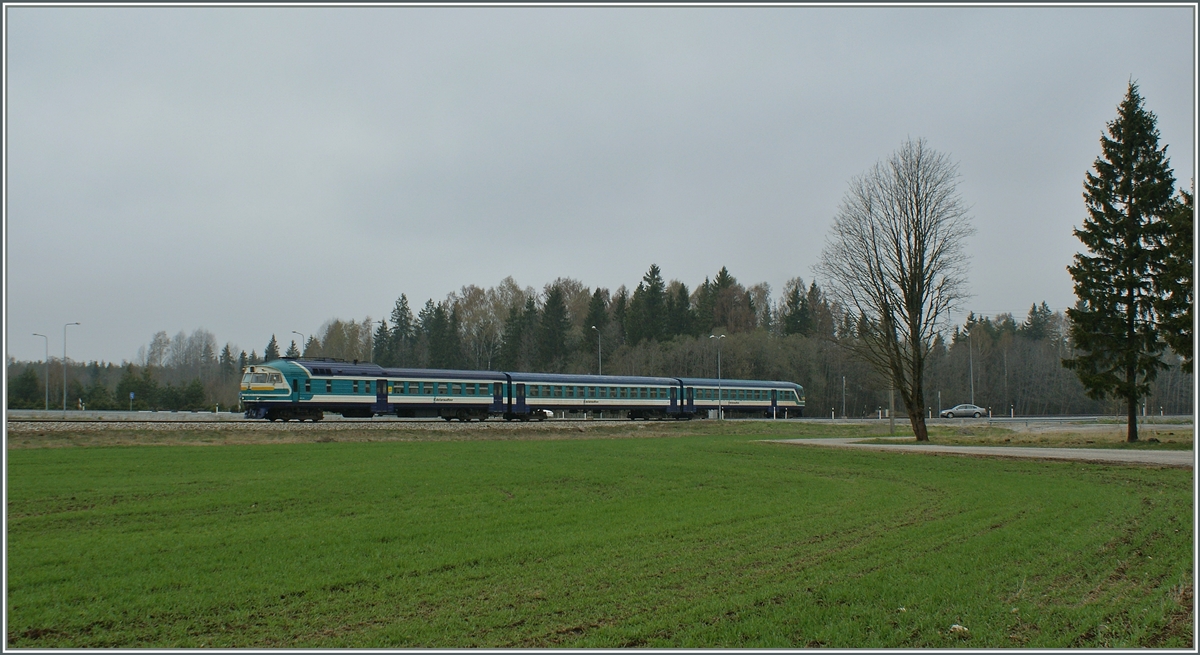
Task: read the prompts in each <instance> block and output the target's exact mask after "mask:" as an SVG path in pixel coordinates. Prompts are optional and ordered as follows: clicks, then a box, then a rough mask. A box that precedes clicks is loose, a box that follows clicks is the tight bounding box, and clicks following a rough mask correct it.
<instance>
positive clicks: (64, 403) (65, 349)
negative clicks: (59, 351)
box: [63, 323, 79, 414]
mask: <svg viewBox="0 0 1200 655" xmlns="http://www.w3.org/2000/svg"><path fill="white" fill-rule="evenodd" d="M72 325H79V323H67V324H66V325H64V326H63V413H64V414H66V413H67V328H68V327H70V326H72Z"/></svg>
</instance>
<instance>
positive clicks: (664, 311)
mask: <svg viewBox="0 0 1200 655" xmlns="http://www.w3.org/2000/svg"><path fill="white" fill-rule="evenodd" d="M859 323H860V321H859V320H857V319H856V318H855V317H853V316H851V315H849V314H848V313H846V312H844V311H843V310H842V309H841V308H840V307H839V306H837V304H836V303H833V302H831V301H830V300H829V299H828V298H827V297H826V296H825V294H824V293H823V291H822V290H821V288H820V287H819V286H818V285H817V284H816V283H815V282H809V283H806V282H805V281H804V280H802V279H800V278H793V279H792V280H789V281H788V282H787V284H785V285H784V289H783V292H782V293H781V294H780V295H779V296H778V298H772V295H771V290H770V287H769V285H767V284H765V283H763V284H758V285H755V286H752V287H749V288H747V287H745V286H743V285H742V284H741V283H739V282H738V281H737V279H736V278H734V277H733V276H732V275H731V274H730V273H729V271H728V270H727V269H726V268H722V269H721V270H720V271H718V272H717V274H716V275H715V276H714V277H712V278H707V279H705V280H704V281H703V282H702V283H701V284H700V285H698V286H697V287H696V289H695V290H689V288H688V287H687V285H686V284H684V283H682V282H679V281H678V280H671V281H670V282H664V278H663V276H662V271H661V270H660V269H659V267H658V266H651V267H650V269H649V270H648V271H647V272H646V274H645V275H644V276H643V278H642V279H641V280H640V281H639V283H638V285H637V286H636V287H635V288H634V289H633V291H632V292H630V291H629V290H628V289H627V288H626V287H625V286H621V287H619V288H618V289H617V290H616V291H615V292H610V291H609V290H608V289H604V288H597V289H589V288H588V287H586V286H584V285H583V284H582V283H581V282H579V281H577V280H573V279H569V278H560V279H558V280H555V281H554V282H553V283H551V284H547V285H546V286H545V287H544V288H543V289H542V290H541V291H540V292H538V291H537V290H535V289H534V288H532V287H524V288H522V287H521V286H519V285H518V284H517V283H516V282H515V281H514V280H513V279H512V278H511V277H508V278H505V279H504V280H503V281H501V283H500V284H499V285H497V286H495V287H491V288H488V289H483V288H480V287H477V286H474V285H471V286H466V287H463V288H462V289H461V290H460V291H458V292H456V293H451V294H449V295H448V296H447V297H446V298H445V299H443V300H441V301H440V302H434V301H433V300H432V299H431V300H427V301H426V302H425V304H424V305H423V306H422V307H421V309H420V310H419V311H418V312H417V313H416V314H415V315H414V314H413V312H412V309H411V307H410V305H409V300H408V297H407V296H406V295H404V294H401V295H400V297H399V298H398V299H397V300H396V302H395V304H394V306H393V308H392V311H391V315H390V316H389V317H388V318H385V319H383V320H380V321H378V322H376V321H374V320H372V319H371V318H369V317H368V318H365V319H363V320H361V321H358V320H348V321H347V320H341V319H333V320H330V321H328V322H326V323H325V324H324V325H323V326H321V328H320V330H319V331H318V332H317V334H315V335H312V336H310V337H309V338H308V339H307V341H306V342H305V343H304V344H303V349H301V347H300V345H299V344H297V343H296V341H295V340H292V341H291V343H290V344H289V345H288V346H287V347H286V349H283V352H281V344H280V343H279V342H278V340H277V338H276V335H272V336H271V338H270V341H269V342H268V343H267V345H266V347H265V348H264V350H263V354H262V355H261V356H260V355H259V354H258V353H257V351H256V350H255V351H251V353H250V354H247V353H246V352H245V351H244V350H239V349H238V348H237V347H236V346H234V345H233V344H230V343H226V344H225V346H224V347H222V348H220V349H219V351H218V350H217V348H216V339H215V338H214V337H213V336H212V335H211V334H210V333H208V332H206V331H204V330H197V331H195V332H193V333H192V334H191V335H186V334H184V333H182V332H181V333H179V334H177V335H176V336H175V337H174V338H168V337H167V335H166V333H164V332H159V333H158V334H156V335H154V337H153V338H152V339H151V342H150V344H149V345H148V346H147V347H146V348H144V349H142V350H141V351H139V356H138V361H137V362H135V363H126V364H123V365H120V366H118V365H114V364H99V363H96V362H93V363H90V364H87V365H83V364H71V365H70V366H69V367H68V368H69V372H70V373H69V377H70V379H69V381H68V399H69V400H68V405H69V407H71V408H74V407H75V406H76V404H75V401H76V400H77V399H82V400H83V401H84V403H85V404H86V405H87V407H88V408H89V409H128V408H129V391H133V392H134V393H135V400H134V408H135V409H155V408H157V409H211V408H212V407H213V406H214V405H216V404H217V403H220V405H221V406H222V407H231V406H233V405H235V404H236V402H237V392H238V380H239V378H240V374H241V370H242V368H243V367H245V366H247V365H250V364H254V363H261V362H263V361H269V360H271V359H275V358H277V357H279V356H280V355H284V356H297V355H300V354H303V355H304V356H308V357H335V358H339V359H344V360H346V361H354V360H358V361H373V362H375V363H378V364H380V365H382V366H387V367H410V368H449V369H454V368H466V369H480V370H512V371H531V372H548V373H596V372H597V371H598V370H599V366H600V365H601V363H602V364H603V372H604V373H606V374H610V375H656V376H657V375H662V376H689V377H714V378H715V377H717V375H718V371H717V354H718V353H717V348H718V346H719V347H720V349H721V352H720V360H721V361H720V367H721V370H720V374H721V375H722V376H723V377H725V378H753V379H772V380H788V381H793V382H797V383H799V384H800V385H802V386H803V387H804V388H805V391H806V395H807V405H808V412H807V413H808V415H810V416H830V415H831V413H832V414H833V415H836V416H843V415H845V416H850V417H863V416H868V417H869V416H878V415H879V413H880V412H881V411H883V410H886V409H887V408H888V400H889V398H888V390H887V382H886V381H882V380H880V379H879V377H878V376H877V375H876V374H875V373H874V372H873V371H872V370H871V369H870V367H868V366H867V365H865V364H863V363H862V362H860V361H858V360H856V359H854V358H852V357H851V356H850V355H849V352H848V350H849V349H848V348H847V346H849V345H851V344H852V341H853V340H854V339H856V338H857V334H858V332H859V330H860V328H861V326H860V325H859ZM593 326H595V329H593ZM711 334H718V335H719V334H725V335H726V338H725V339H721V340H720V343H719V344H718V343H717V340H715V339H710V338H709V335H711ZM214 351H216V355H215V356H214V355H213V352H214ZM235 353H236V355H235ZM1074 354H1075V351H1074V347H1073V344H1072V341H1071V337H1070V329H1069V321H1068V320H1067V318H1066V317H1065V316H1064V315H1063V314H1062V313H1061V312H1053V311H1051V310H1050V309H1049V307H1047V305H1046V303H1044V302H1043V303H1041V305H1040V306H1039V305H1034V306H1032V307H1031V308H1030V310H1029V313H1028V315H1027V316H1026V317H1025V318H1024V319H1023V320H1018V319H1017V318H1015V317H1014V316H1012V315H1011V314H1001V315H999V316H996V317H992V318H988V317H978V316H976V315H974V314H971V315H969V316H968V317H967V320H966V322H965V323H964V324H963V325H960V326H956V327H955V328H954V329H953V330H952V331H951V333H950V334H948V335H946V338H945V339H942V338H939V339H938V340H937V341H936V342H935V344H934V348H933V351H932V352H931V354H930V357H929V359H928V371H927V375H926V398H928V399H929V404H930V407H929V408H928V411H930V412H932V413H934V414H935V415H936V413H937V411H938V410H939V409H944V408H946V407H951V406H953V405H956V404H958V403H964V402H970V401H971V400H972V393H971V392H972V381H973V383H974V385H973V386H974V401H975V404H978V405H981V406H984V407H990V408H992V410H993V413H994V414H996V415H1001V414H1008V413H1010V412H1012V413H1014V414H1017V415H1037V414H1104V413H1116V411H1117V410H1116V408H1115V404H1114V402H1113V401H1111V400H1097V399H1095V398H1092V397H1089V396H1088V395H1087V393H1086V390H1085V389H1084V387H1083V386H1082V384H1081V383H1080V382H1079V379H1078V377H1077V376H1076V375H1074V374H1073V373H1072V372H1071V371H1069V370H1067V369H1065V368H1064V367H1063V366H1062V364H1061V362H1062V360H1063V359H1066V358H1070V357H1071V356H1073V355H1074ZM601 355H602V360H601ZM1172 361H1173V362H1174V363H1173V364H1172V366H1171V367H1170V368H1169V369H1168V370H1167V371H1164V373H1163V374H1162V375H1160V376H1159V378H1158V380H1156V382H1155V383H1154V385H1153V390H1152V393H1151V396H1150V397H1149V398H1148V399H1147V402H1146V406H1147V407H1146V410H1145V411H1146V413H1151V414H1157V413H1158V412H1159V411H1162V412H1163V413H1166V414H1187V413H1191V412H1192V398H1191V393H1190V390H1191V385H1192V382H1191V375H1190V374H1188V373H1185V372H1184V371H1183V370H1181V367H1180V366H1179V360H1178V357H1175V358H1174V359H1173V360H1172ZM43 370H44V369H43V366H42V364H41V363H40V362H26V363H16V362H10V366H9V376H10V386H9V406H10V407H13V408H22V407H25V408H40V407H42V406H43V403H44V397H43V394H44V387H43V386H42V381H41V378H42V377H43V376H44V374H43ZM61 371H62V366H61V361H58V362H53V361H52V364H51V366H50V373H51V377H50V380H51V404H50V405H51V407H52V408H53V407H56V406H57V407H61V406H62V377H61V375H62V373H61ZM939 398H940V405H939V404H938V403H939ZM896 402H897V405H896V411H897V412H902V411H903V408H902V407H900V404H899V399H898V398H897V401H896ZM843 408H844V409H843ZM1160 408H1161V409H1160Z"/></svg>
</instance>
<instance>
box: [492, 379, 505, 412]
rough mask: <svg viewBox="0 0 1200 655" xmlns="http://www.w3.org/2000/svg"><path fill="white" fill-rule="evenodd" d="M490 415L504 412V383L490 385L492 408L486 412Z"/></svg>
mask: <svg viewBox="0 0 1200 655" xmlns="http://www.w3.org/2000/svg"><path fill="white" fill-rule="evenodd" d="M488 411H490V412H492V413H497V412H503V411H506V410H505V408H504V383H503V382H493V383H492V406H491V408H490V409H489V410H488Z"/></svg>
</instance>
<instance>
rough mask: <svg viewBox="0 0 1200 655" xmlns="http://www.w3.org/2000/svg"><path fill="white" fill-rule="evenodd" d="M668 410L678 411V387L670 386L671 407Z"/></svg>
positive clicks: (675, 412)
mask: <svg viewBox="0 0 1200 655" xmlns="http://www.w3.org/2000/svg"><path fill="white" fill-rule="evenodd" d="M668 411H669V412H670V413H671V414H678V413H679V387H671V408H670V409H669V410H668Z"/></svg>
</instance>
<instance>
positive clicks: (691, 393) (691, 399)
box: [687, 387, 696, 413]
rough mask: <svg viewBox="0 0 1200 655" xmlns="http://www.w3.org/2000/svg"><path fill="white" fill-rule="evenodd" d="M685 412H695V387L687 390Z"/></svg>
mask: <svg viewBox="0 0 1200 655" xmlns="http://www.w3.org/2000/svg"><path fill="white" fill-rule="evenodd" d="M687 411H688V412H690V413H695V411H696V388H695V387H688V388H687Z"/></svg>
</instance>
